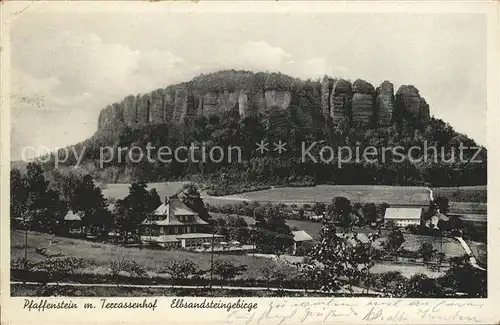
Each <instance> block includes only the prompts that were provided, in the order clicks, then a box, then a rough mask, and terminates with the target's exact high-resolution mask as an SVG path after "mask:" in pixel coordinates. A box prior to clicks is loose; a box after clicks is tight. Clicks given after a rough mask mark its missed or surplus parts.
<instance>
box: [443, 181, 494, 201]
mask: <svg viewBox="0 0 500 325" xmlns="http://www.w3.org/2000/svg"><path fill="white" fill-rule="evenodd" d="M433 191H434V195H435V196H444V197H447V198H448V199H449V200H450V201H453V202H481V203H486V202H487V199H488V195H487V193H488V192H487V186H486V185H482V186H462V187H437V188H433Z"/></svg>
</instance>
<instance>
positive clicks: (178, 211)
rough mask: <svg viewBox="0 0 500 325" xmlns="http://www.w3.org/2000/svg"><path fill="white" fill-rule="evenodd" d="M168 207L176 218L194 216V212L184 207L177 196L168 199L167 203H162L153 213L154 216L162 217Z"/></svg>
mask: <svg viewBox="0 0 500 325" xmlns="http://www.w3.org/2000/svg"><path fill="white" fill-rule="evenodd" d="M169 206H170V207H171V209H172V212H173V213H174V214H175V215H176V216H195V215H197V214H196V212H194V211H193V210H191V209H190V208H189V207H188V206H187V205H185V204H184V203H183V202H182V201H181V200H180V199H179V198H178V197H177V196H172V197H170V198H169V200H168V202H163V203H162V205H160V206H159V207H158V208H157V209H156V210H155V211H154V212H153V214H154V215H157V216H158V215H159V216H164V215H167V213H168V209H169Z"/></svg>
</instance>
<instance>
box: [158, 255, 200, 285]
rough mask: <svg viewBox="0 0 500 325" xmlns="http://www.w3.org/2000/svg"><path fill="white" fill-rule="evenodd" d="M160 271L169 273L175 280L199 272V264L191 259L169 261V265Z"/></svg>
mask: <svg viewBox="0 0 500 325" xmlns="http://www.w3.org/2000/svg"><path fill="white" fill-rule="evenodd" d="M159 272H160V273H166V274H169V275H170V277H172V279H174V280H180V279H187V278H188V277H189V276H191V275H194V274H196V273H197V265H196V264H195V262H194V261H193V260H191V259H188V258H185V259H181V260H172V261H169V262H168V264H167V266H165V267H164V268H161V269H160V271H159Z"/></svg>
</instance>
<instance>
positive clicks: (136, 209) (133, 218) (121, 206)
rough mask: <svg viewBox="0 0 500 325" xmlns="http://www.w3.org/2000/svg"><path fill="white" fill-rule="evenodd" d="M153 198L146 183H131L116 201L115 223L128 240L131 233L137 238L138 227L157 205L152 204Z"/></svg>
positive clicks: (126, 240) (136, 239)
mask: <svg viewBox="0 0 500 325" xmlns="http://www.w3.org/2000/svg"><path fill="white" fill-rule="evenodd" d="M152 201H153V199H152V198H151V195H150V193H149V192H148V191H147V189H146V183H144V182H137V183H132V185H130V187H129V194H128V195H127V196H126V197H125V198H123V199H122V200H118V201H117V202H116V206H117V208H116V221H115V222H116V225H117V226H118V229H119V230H120V232H121V233H122V235H123V238H124V240H125V242H128V239H129V236H130V235H131V236H132V237H133V239H134V240H135V241H138V240H139V227H140V225H141V223H142V222H143V221H144V219H146V217H147V215H148V214H149V213H151V212H153V211H154V209H156V208H157V206H155V205H153V204H152Z"/></svg>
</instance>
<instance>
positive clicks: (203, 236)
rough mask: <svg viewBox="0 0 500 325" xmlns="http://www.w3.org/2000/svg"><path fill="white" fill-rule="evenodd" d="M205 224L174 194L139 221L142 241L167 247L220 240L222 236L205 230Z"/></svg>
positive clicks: (192, 245)
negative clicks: (140, 222)
mask: <svg viewBox="0 0 500 325" xmlns="http://www.w3.org/2000/svg"><path fill="white" fill-rule="evenodd" d="M207 226H208V223H207V222H206V221H204V220H203V219H202V218H200V216H199V215H198V214H197V213H196V212H194V211H193V210H191V209H190V208H189V207H188V206H187V205H186V204H184V203H183V202H182V201H181V200H180V199H179V197H178V196H177V195H174V196H171V197H166V198H165V201H164V202H163V203H162V204H161V205H160V206H159V207H158V208H157V209H156V210H155V211H154V212H153V213H152V214H151V215H150V216H148V217H147V218H146V219H145V220H144V221H143V222H142V224H141V240H142V242H144V243H154V244H157V245H159V246H162V247H167V248H176V247H183V248H195V247H199V246H202V245H203V244H205V243H210V244H212V241H214V242H215V243H218V242H220V241H221V240H222V239H223V238H224V236H221V235H213V234H211V233H208V232H207Z"/></svg>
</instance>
